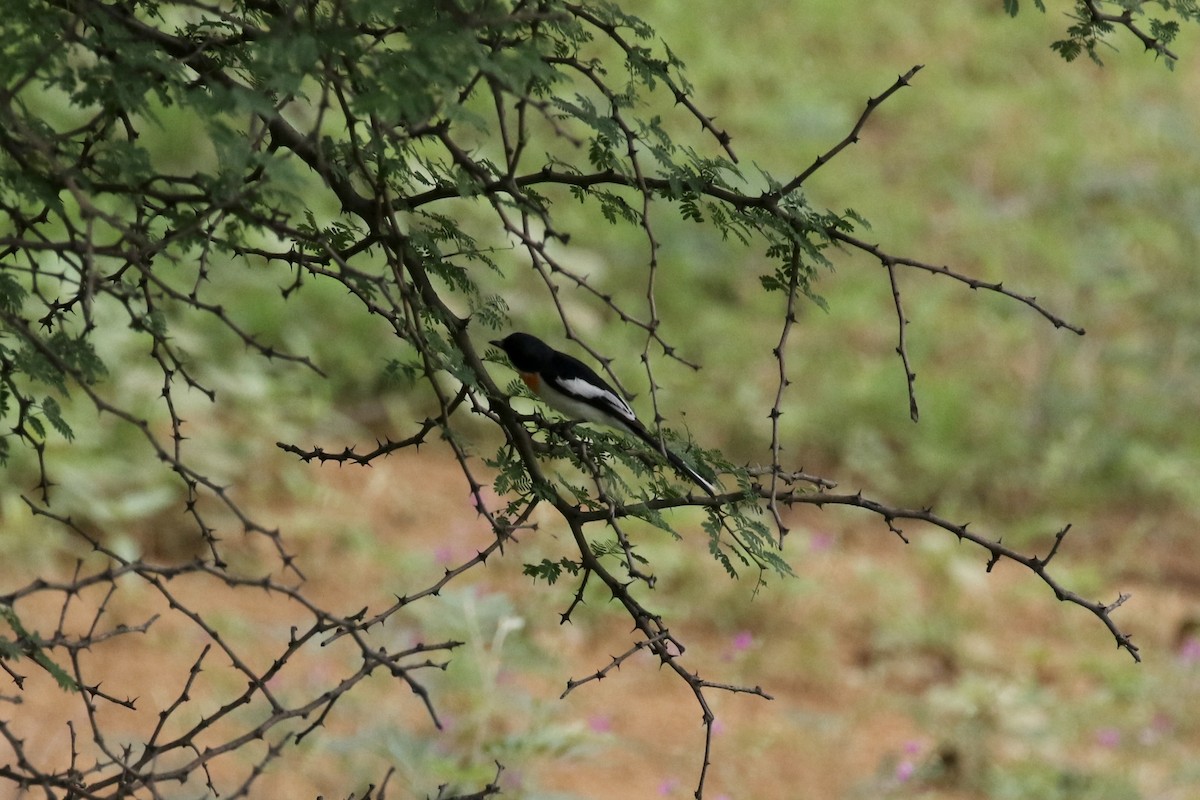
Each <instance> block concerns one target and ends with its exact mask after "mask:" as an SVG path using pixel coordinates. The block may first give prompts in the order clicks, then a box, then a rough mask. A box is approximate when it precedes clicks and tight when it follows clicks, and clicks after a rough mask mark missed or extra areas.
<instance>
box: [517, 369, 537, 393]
mask: <svg viewBox="0 0 1200 800" xmlns="http://www.w3.org/2000/svg"><path fill="white" fill-rule="evenodd" d="M521 380H523V381H525V385H526V386H528V387H529V391H531V392H533V393H534V394H537V393H538V387H539V386H541V385H542V379H541V378H539V377H538V374H537V373H536V372H522V373H521Z"/></svg>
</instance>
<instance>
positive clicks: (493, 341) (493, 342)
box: [488, 339, 504, 350]
mask: <svg viewBox="0 0 1200 800" xmlns="http://www.w3.org/2000/svg"><path fill="white" fill-rule="evenodd" d="M488 344H494V345H496V347H499V348H500V349H501V350H503V349H504V345H502V344H501V343H500V340H499V339H492V340H491V341H489V342H488Z"/></svg>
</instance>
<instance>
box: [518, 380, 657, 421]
mask: <svg viewBox="0 0 1200 800" xmlns="http://www.w3.org/2000/svg"><path fill="white" fill-rule="evenodd" d="M554 384H558V386H555V385H554ZM559 386H561V387H562V388H561V389H559V388H558V387H559ZM541 396H542V399H543V400H545V401H546V403H547V404H548V405H549V406H551V407H552V408H556V409H558V410H559V411H562V412H563V413H564V414H567V415H568V416H570V417H573V418H575V419H582V420H586V421H588V422H598V423H602V424H609V420H606V419H605V417H604V414H603V412H602V411H601V408H603V409H604V410H606V411H608V413H609V414H610V415H612V416H615V417H617V418H618V419H622V418H623V419H626V420H631V421H632V420H635V419H637V417H635V416H634V413H633V409H631V408H630V407H629V404H628V403H626V402H625V401H624V400H622V399H621V398H620V397H619V396H617V394H616V393H614V392H610V391H608V390H606V389H604V388H602V387H600V386H596V385H595V384H592V383H589V382H588V381H586V380H583V379H582V378H568V379H566V380H558V381H544V382H543V386H542V391H541ZM597 406H599V408H598V407H597Z"/></svg>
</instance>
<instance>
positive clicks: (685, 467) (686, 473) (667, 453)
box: [630, 424, 717, 497]
mask: <svg viewBox="0 0 1200 800" xmlns="http://www.w3.org/2000/svg"><path fill="white" fill-rule="evenodd" d="M630 428H631V429H632V430H633V432H634V433H635V434H637V436H638V438H640V439H641V440H642V441H644V442H645V443H646V444H648V445H650V447H651V448H653V449H654V450H655V451H656V452H658V453H661V454H662V455H663V457H664V458H666V459H667V463H669V464H670V465H671V466H672V467H674V468H675V471H676V472H678V473H679V474H680V475H682V476H683V477H685V478H687V479H688V480H690V481H691V482H692V483H694V484H696V485H697V486H699V487H700V488H701V489H703V490H704V491H705V492H706V493H707V494H708V495H709V496H710V497H716V496H717V487H715V486H713V484H712V483H711V482H710V481H709V480H708V479H707V478H705V477H704V476H703V475H701V474H700V473H699V472H697V471H696V470H695V469H693V468H692V467H691V466H690V465H689V464H688V463H687V462H686V461H684V460H683V459H682V458H680V457H679V456H677V455H676V454H675V453H673V452H671V448H669V447H667V446H666V445H665V444H663V443H662V442H660V441H659V440H658V437H657V436H655V435H654V434H652V433H650V431H648V430H646V428H645V427H644V426H642V425H641V424H638V425H636V426H633V425H631V426H630Z"/></svg>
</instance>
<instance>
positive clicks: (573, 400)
mask: <svg viewBox="0 0 1200 800" xmlns="http://www.w3.org/2000/svg"><path fill="white" fill-rule="evenodd" d="M489 344H493V345H495V346H496V347H498V348H500V349H501V350H503V351H504V354H505V355H507V356H508V360H509V361H510V362H511V363H512V365H513V367H515V368H516V370H517V372H518V373H519V374H520V376H521V380H522V381H524V383H525V385H526V386H528V387H529V389H530V391H532V392H533V393H534V394H535V395H537V396H538V397H539V398H541V400H542V401H543V402H545V403H546V405H548V406H550V407H551V408H553V409H554V410H555V411H558V412H560V413H562V414H564V415H566V416H567V417H568V418H569V419H575V420H583V421H585V422H593V423H596V424H599V425H606V426H608V427H610V428H615V429H617V430H619V431H622V432H624V433H628V434H631V435H633V436H635V437H636V438H638V439H641V440H642V441H643V442H645V443H646V444H648V445H649V446H650V447H651V448H653V449H654V450H655V451H656V452H659V453H661V454H662V455H663V457H665V458H666V459H667V461H668V462H669V463H670V464H671V466H672V467H674V468H675V470H676V471H677V472H679V474H681V475H683V476H684V477H686V478H687V479H688V480H690V481H692V482H693V483H695V484H696V485H697V486H699V487H700V488H701V489H703V490H704V491H705V492H707V493H708V494H709V495H710V496H713V497H715V496H716V494H717V489H716V487H715V486H714V485H713V484H712V483H711V482H710V481H709V480H708V479H706V478H705V477H704V476H703V475H701V474H700V473H699V472H697V471H696V470H695V469H693V468H692V467H691V466H689V465H688V463H687V462H686V461H684V460H683V459H682V458H680V457H679V456H678V455H676V454H675V453H673V452H671V450H670V449H669V448H667V447H666V446H664V445H663V444H661V443H660V442H659V440H658V438H657V437H655V436H654V434H652V433H650V431H648V430H647V429H646V426H645V425H643V424H642V423H641V422H640V421H639V420H638V418H637V416H636V415H635V414H634V413H633V409H632V408H630V407H629V404H628V403H626V402H625V400H623V399H622V398H621V396H620V395H619V394H617V392H616V391H615V390H614V389H613V388H612V387H611V386H609V384H608V383H607V382H606V381H605V380H604V379H603V378H601V377H600V376H599V375H597V374H596V371H595V370H593V369H592V368H591V367H589V366H588V365H587V364H585V363H583V362H582V361H580V360H579V359H578V358H575V356H572V355H569V354H567V353H563V352H560V351H558V350H555V349H554V348H553V347H551V346H550V345H548V344H546V343H545V342H543V341H542V340H541V339H539V338H537V337H536V336H534V335H532V334H529V333H520V332H518V333H510V334H509V335H508V336H506V337H504V338H503V339H493V340H492V341H490V342H489Z"/></svg>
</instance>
